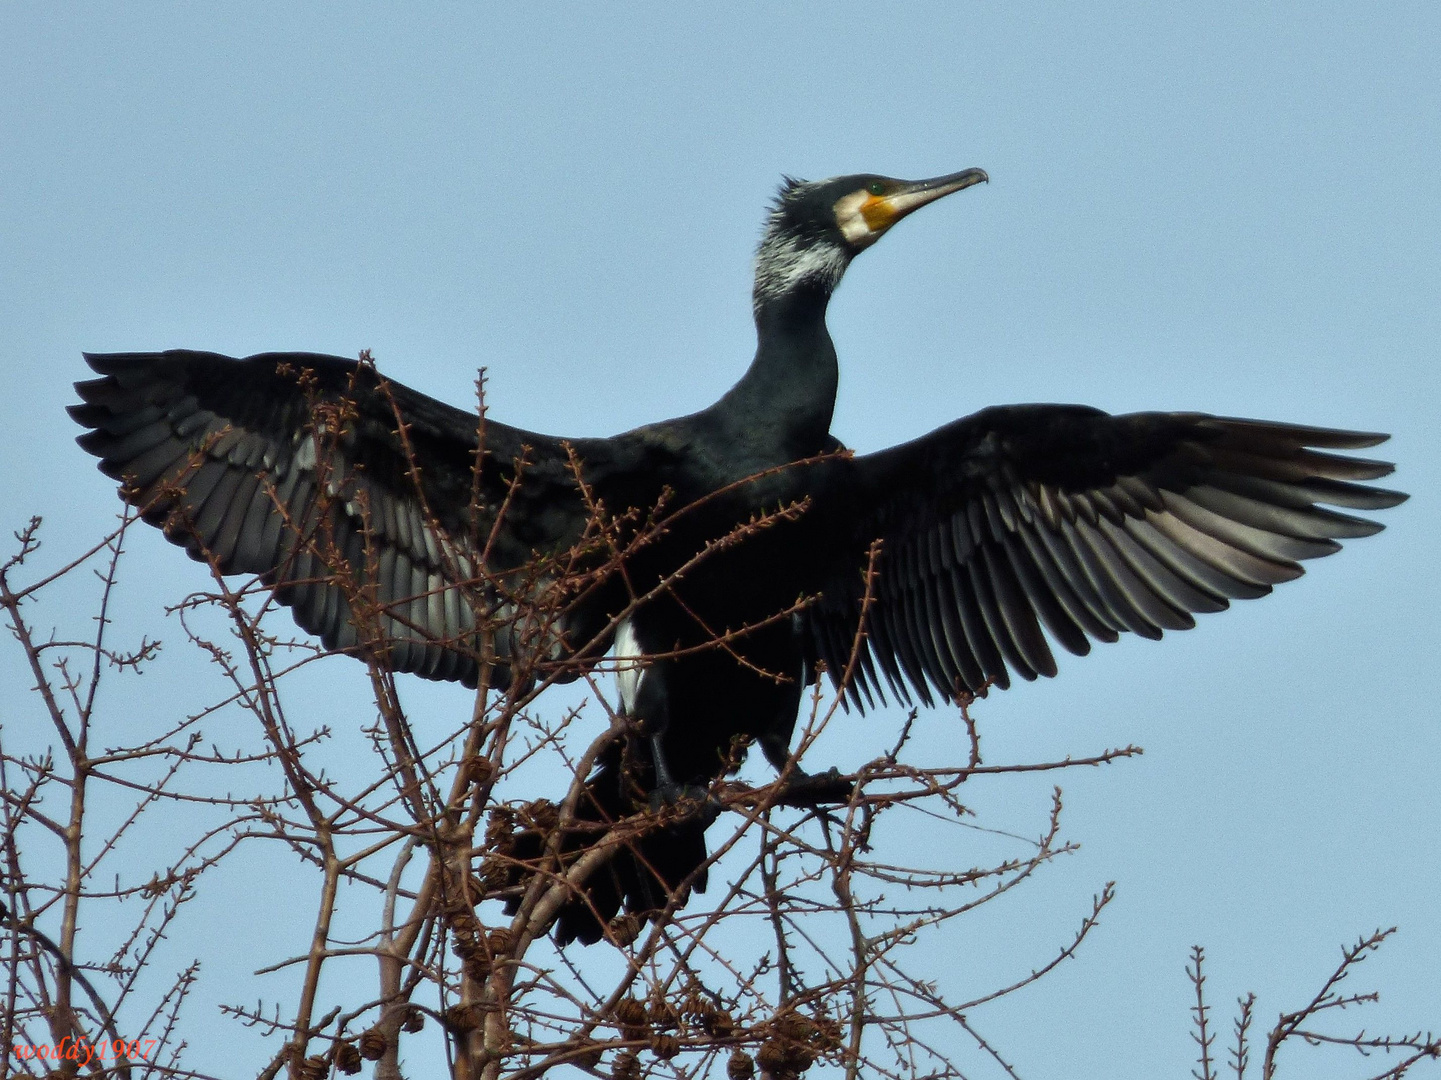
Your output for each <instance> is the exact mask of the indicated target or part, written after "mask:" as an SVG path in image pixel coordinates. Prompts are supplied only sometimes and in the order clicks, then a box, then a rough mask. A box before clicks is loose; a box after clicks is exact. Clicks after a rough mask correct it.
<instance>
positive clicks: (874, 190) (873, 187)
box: [866, 180, 886, 195]
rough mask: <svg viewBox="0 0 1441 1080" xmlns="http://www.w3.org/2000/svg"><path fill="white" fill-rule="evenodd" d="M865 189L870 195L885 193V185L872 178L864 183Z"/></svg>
mask: <svg viewBox="0 0 1441 1080" xmlns="http://www.w3.org/2000/svg"><path fill="white" fill-rule="evenodd" d="M866 190H867V191H869V192H870V193H871V194H872V195H884V194H885V193H886V185H885V184H883V183H881V182H880V181H879V180H872V181H871V182H870V183H869V184H867V185H866Z"/></svg>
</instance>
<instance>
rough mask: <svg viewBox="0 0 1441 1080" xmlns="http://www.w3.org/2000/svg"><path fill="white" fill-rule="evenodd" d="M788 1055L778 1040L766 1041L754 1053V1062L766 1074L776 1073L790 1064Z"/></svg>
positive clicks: (783, 1045) (784, 1046)
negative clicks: (758, 1064) (757, 1063)
mask: <svg viewBox="0 0 1441 1080" xmlns="http://www.w3.org/2000/svg"><path fill="white" fill-rule="evenodd" d="M790 1057H791V1056H790V1053H789V1052H788V1048H787V1047H786V1044H785V1043H783V1042H781V1041H780V1040H779V1039H767V1040H766V1041H765V1042H763V1043H761V1048H760V1049H759V1050H757V1051H756V1061H757V1062H759V1063H760V1067H761V1068H762V1069H764V1070H765V1071H766V1072H768V1073H774V1072H778V1071H780V1070H781V1069H784V1068H785V1067H786V1066H787V1065H789V1064H790Z"/></svg>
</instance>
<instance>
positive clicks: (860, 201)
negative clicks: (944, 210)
mask: <svg viewBox="0 0 1441 1080" xmlns="http://www.w3.org/2000/svg"><path fill="white" fill-rule="evenodd" d="M989 180H990V177H989V176H987V175H986V171H985V170H984V169H965V170H963V171H961V172H955V173H947V174H946V175H945V176H935V177H932V178H931V179H929V180H894V181H889V182H888V183H889V185H890V190H888V191H885V192H882V193H881V194H879V195H873V194H871V193H870V192H869V191H858V192H855V193H854V194H851V195H847V196H846V197H844V198H843V199H841V200H840V201H839V202H838V203H836V223H837V224H838V225H839V226H840V229H841V232H842V233H843V234H844V235H845V238H846V239H847V240H849V241H850V242H851V243H852V244H854V245H855V246H856V247H858V248H864V247H869V246H870V245H871V244H874V243H875V242H876V241H877V240H879V239H880V238H881V234H882V233H884V232H885V231H886V230H887V229H889V228H890V227H891V226H892V225H894V224H895V223H896V222H898V221H900V220H901V218H903V217H905V216H906V215H907V214H909V213H912V212H913V211H916V210H919V209H920V208H921V207H923V206H925V205H926V204H927V203H933V202H935V201H936V200H937V199H943V198H945V197H946V196H947V195H950V194H953V193H954V192H957V191H960V190H962V189H963V188H968V187H971V186H972V185H974V184H980V183H985V182H986V181H989Z"/></svg>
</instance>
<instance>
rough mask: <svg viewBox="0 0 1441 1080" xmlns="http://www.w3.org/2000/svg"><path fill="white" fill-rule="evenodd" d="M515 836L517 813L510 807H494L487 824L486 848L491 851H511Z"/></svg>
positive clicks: (491, 809)
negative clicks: (510, 846)
mask: <svg viewBox="0 0 1441 1080" xmlns="http://www.w3.org/2000/svg"><path fill="white" fill-rule="evenodd" d="M514 835H515V811H514V810H512V809H511V808H510V807H508V806H492V807H491V808H490V816H489V818H488V819H487V820H486V823H485V846H486V847H487V848H488V849H489V850H491V851H509V845H510V842H511V840H512V839H513V837H514Z"/></svg>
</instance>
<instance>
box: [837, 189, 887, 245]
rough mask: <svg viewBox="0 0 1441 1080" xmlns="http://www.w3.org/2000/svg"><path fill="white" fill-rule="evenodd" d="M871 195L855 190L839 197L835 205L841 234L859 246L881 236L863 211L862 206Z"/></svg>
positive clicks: (873, 241)
mask: <svg viewBox="0 0 1441 1080" xmlns="http://www.w3.org/2000/svg"><path fill="white" fill-rule="evenodd" d="M870 197H871V196H870V193H869V192H866V191H853V192H851V193H850V194H849V195H843V196H842V197H841V198H839V199H837V200H836V205H835V207H834V210H835V215H836V225H837V227H839V228H840V230H841V235H842V236H844V237H845V238H846V239H847V240H848V241H850V242H851V243H852V244H855V245H856V246H857V247H865V246H866V245H867V244H872V243H875V241H876V238H877V237H879V236H880V234H879V233H878V232H876V231H875V230H873V229H872V228H871V226H870V224H869V223H868V222H867V221H866V217H865V215H864V214H862V213H861V207H863V206H865V205H866V203H867V202H868V201H869V199H870Z"/></svg>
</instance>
